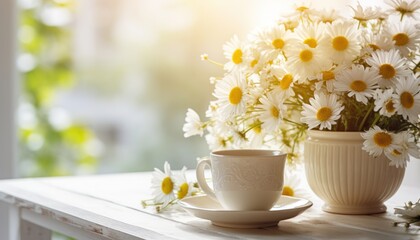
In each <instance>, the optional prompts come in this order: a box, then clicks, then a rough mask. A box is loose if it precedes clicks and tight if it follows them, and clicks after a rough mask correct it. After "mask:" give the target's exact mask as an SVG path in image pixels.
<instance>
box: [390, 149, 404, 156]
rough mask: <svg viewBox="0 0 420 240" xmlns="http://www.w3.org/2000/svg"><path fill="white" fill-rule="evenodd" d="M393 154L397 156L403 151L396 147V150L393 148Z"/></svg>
mask: <svg viewBox="0 0 420 240" xmlns="http://www.w3.org/2000/svg"><path fill="white" fill-rule="evenodd" d="M392 154H394V155H396V156H399V155H401V154H402V153H401V152H400V151H398V150H397V149H394V150H392Z"/></svg>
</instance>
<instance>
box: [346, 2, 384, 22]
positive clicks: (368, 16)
mask: <svg viewBox="0 0 420 240" xmlns="http://www.w3.org/2000/svg"><path fill="white" fill-rule="evenodd" d="M350 8H351V9H352V10H353V18H354V19H356V20H357V21H359V22H364V21H369V20H372V19H376V18H377V17H378V16H379V13H378V11H377V9H376V8H373V7H362V5H360V2H358V3H357V6H356V7H352V6H350Z"/></svg>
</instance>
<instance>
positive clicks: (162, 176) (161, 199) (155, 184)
mask: <svg viewBox="0 0 420 240" xmlns="http://www.w3.org/2000/svg"><path fill="white" fill-rule="evenodd" d="M164 170H165V172H162V171H161V170H160V169H157V168H155V171H154V172H153V174H152V189H153V193H152V194H153V200H154V202H155V203H162V206H163V207H165V206H167V205H168V204H169V203H170V202H171V201H172V200H174V199H175V194H174V180H173V175H172V171H171V166H170V165H169V163H168V162H165V164H164Z"/></svg>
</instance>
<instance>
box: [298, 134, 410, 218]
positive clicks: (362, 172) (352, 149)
mask: <svg viewBox="0 0 420 240" xmlns="http://www.w3.org/2000/svg"><path fill="white" fill-rule="evenodd" d="M308 136H309V138H308V140H307V141H306V142H305V153H304V155H305V172H306V177H307V180H308V184H309V186H310V187H311V189H312V190H313V192H314V193H315V194H316V195H317V196H318V197H320V198H321V199H322V200H323V201H324V202H325V204H324V206H323V210H324V211H326V212H331V213H340V214H373V213H381V212H385V211H386V206H385V205H384V201H386V200H387V199H389V198H390V197H391V196H392V195H394V194H395V192H396V191H397V190H398V188H399V187H400V185H401V182H402V180H403V177H404V173H405V168H401V167H400V168H396V167H395V166H389V160H388V159H387V158H386V157H385V156H384V155H382V156H380V157H377V158H375V157H372V156H369V154H368V153H367V152H366V151H364V150H363V149H362V147H363V141H364V139H363V138H362V137H361V135H360V132H331V131H314V130H310V131H308Z"/></svg>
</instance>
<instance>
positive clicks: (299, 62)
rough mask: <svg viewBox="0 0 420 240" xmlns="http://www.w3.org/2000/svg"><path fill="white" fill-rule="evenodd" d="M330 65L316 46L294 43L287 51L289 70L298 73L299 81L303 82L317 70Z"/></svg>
mask: <svg viewBox="0 0 420 240" xmlns="http://www.w3.org/2000/svg"><path fill="white" fill-rule="evenodd" d="M325 65H330V61H329V60H328V59H327V58H325V55H324V54H322V53H321V52H320V50H319V49H317V48H311V47H309V46H308V45H306V44H302V43H299V44H296V46H295V47H293V48H292V49H291V50H290V51H289V55H288V59H287V62H286V66H287V69H288V70H289V71H290V72H293V73H296V74H297V75H299V80H300V81H299V82H305V81H306V80H307V79H308V78H313V77H314V76H315V75H316V74H317V73H319V70H320V69H321V68H322V67H323V66H325Z"/></svg>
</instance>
